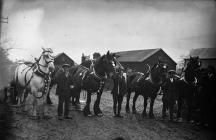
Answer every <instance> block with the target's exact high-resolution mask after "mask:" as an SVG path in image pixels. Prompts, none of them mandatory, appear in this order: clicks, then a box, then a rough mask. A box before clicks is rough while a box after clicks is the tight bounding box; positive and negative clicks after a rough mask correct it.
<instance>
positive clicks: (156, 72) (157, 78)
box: [150, 60, 168, 83]
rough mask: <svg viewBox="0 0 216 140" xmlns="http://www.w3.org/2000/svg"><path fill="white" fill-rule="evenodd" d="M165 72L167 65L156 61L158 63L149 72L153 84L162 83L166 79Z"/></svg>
mask: <svg viewBox="0 0 216 140" xmlns="http://www.w3.org/2000/svg"><path fill="white" fill-rule="evenodd" d="M167 71H168V66H167V64H166V63H164V62H163V61H161V60H158V62H157V63H156V64H155V65H154V66H153V67H152V69H151V70H150V75H151V77H152V80H153V82H156V83H162V82H163V81H164V79H165V78H166V75H167Z"/></svg>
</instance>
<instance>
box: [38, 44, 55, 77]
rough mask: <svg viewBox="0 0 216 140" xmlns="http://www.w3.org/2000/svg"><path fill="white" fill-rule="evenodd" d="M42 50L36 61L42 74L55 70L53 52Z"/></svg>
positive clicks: (47, 49)
mask: <svg viewBox="0 0 216 140" xmlns="http://www.w3.org/2000/svg"><path fill="white" fill-rule="evenodd" d="M42 49H43V52H42V54H41V56H40V58H39V60H38V64H39V67H40V69H41V70H42V71H43V72H44V73H49V72H53V71H54V70H55V66H54V56H53V51H52V49H51V48H42Z"/></svg>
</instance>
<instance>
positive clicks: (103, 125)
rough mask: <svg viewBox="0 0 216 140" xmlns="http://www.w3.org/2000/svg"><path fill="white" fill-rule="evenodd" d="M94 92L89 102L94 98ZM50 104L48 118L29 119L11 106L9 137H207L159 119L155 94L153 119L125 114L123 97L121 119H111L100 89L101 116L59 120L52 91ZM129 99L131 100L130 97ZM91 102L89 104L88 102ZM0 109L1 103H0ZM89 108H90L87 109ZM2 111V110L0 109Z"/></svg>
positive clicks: (108, 97) (108, 98)
mask: <svg viewBox="0 0 216 140" xmlns="http://www.w3.org/2000/svg"><path fill="white" fill-rule="evenodd" d="M95 97H96V96H95V95H93V96H92V99H93V100H92V101H95ZM51 99H52V100H53V102H54V105H52V106H48V109H49V112H48V113H49V115H51V116H53V117H52V118H51V119H48V120H32V119H29V117H28V116H27V115H23V114H17V113H16V112H15V111H16V109H14V108H13V110H14V111H13V116H12V118H13V122H12V124H11V129H10V131H9V132H10V134H8V139H10V140H14V139H16V140H24V139H25V140H47V139H50V140H60V139H61V140H112V139H115V138H117V137H123V138H124V139H125V140H148V139H151V140H152V139H154V140H158V139H160V140H163V139H164V140H169V139H170V140H174V139H179V140H180V139H185V140H192V139H193V140H194V139H196V140H211V139H213V133H212V132H211V131H207V130H203V129H199V128H198V127H196V126H193V125H192V124H187V123H173V122H169V121H162V120H161V107H162V103H161V97H160V96H158V98H157V100H156V102H155V106H154V114H155V116H156V118H155V119H150V118H148V117H146V118H142V117H141V116H140V115H134V114H126V113H125V102H126V101H125V99H124V102H123V109H122V114H123V116H124V118H114V117H113V110H112V96H111V94H110V92H104V93H103V96H102V100H101V104H100V105H101V109H102V111H103V113H104V116H103V117H96V116H93V117H91V118H88V117H84V116H83V114H82V112H78V111H74V110H71V111H70V115H71V116H72V117H73V120H63V121H59V120H58V119H57V117H56V115H57V101H58V98H57V97H56V96H55V95H54V94H53V93H52V95H51ZM142 101H143V98H142V97H139V98H138V102H137V110H138V112H139V113H141V112H142V106H143V103H142ZM131 102H132V100H131ZM91 105H92V104H91ZM1 108H2V105H1ZM91 110H92V108H91ZM1 111H2V109H1Z"/></svg>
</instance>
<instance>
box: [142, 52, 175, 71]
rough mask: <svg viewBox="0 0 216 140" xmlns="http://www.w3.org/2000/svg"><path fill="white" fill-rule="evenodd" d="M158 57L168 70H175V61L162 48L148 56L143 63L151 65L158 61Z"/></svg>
mask: <svg viewBox="0 0 216 140" xmlns="http://www.w3.org/2000/svg"><path fill="white" fill-rule="evenodd" d="M158 58H159V59H160V60H162V61H163V62H165V63H166V64H167V65H168V70H176V63H175V62H174V61H173V60H172V59H171V58H170V57H169V56H168V55H167V54H166V53H165V52H164V51H162V50H161V51H158V52H157V53H155V54H154V55H152V56H150V57H149V58H148V59H146V60H145V61H144V63H146V64H149V65H150V66H151V67H152V66H153V65H154V64H155V63H157V62H158Z"/></svg>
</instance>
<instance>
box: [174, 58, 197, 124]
mask: <svg viewBox="0 0 216 140" xmlns="http://www.w3.org/2000/svg"><path fill="white" fill-rule="evenodd" d="M200 66H201V61H200V59H199V57H190V59H189V61H188V63H187V64H186V65H185V67H184V69H183V75H182V78H181V80H179V81H178V82H177V91H179V93H178V94H179V98H178V112H177V117H178V118H179V119H180V118H181V116H182V115H181V113H182V104H183V101H185V103H186V106H187V108H188V110H187V121H190V120H191V113H192V109H193V104H194V101H195V92H196V87H195V84H196V83H197V76H198V73H199V70H200V69H199V68H200Z"/></svg>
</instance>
